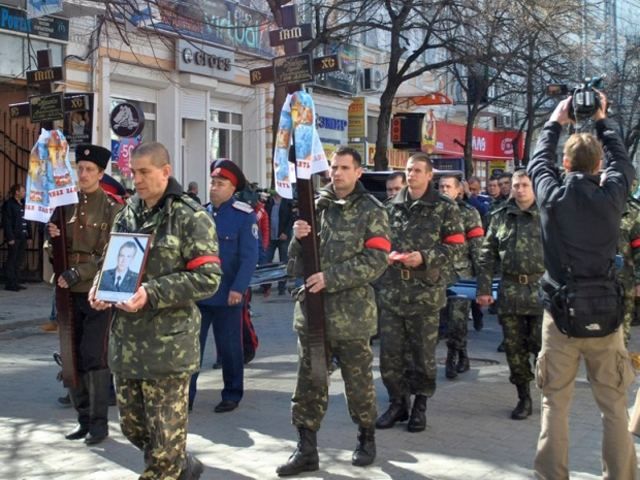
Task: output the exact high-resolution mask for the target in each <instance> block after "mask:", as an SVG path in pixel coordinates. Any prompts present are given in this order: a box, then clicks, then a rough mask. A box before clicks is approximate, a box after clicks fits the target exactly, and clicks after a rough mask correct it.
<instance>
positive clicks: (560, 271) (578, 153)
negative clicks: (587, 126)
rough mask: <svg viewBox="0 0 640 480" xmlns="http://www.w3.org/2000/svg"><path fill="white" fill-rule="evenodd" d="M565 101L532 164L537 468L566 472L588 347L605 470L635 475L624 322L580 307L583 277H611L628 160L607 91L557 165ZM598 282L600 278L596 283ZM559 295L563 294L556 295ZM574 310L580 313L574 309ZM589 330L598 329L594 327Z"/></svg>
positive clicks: (552, 477) (556, 475)
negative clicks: (577, 385) (536, 244)
mask: <svg viewBox="0 0 640 480" xmlns="http://www.w3.org/2000/svg"><path fill="white" fill-rule="evenodd" d="M571 101H572V98H571V97H569V98H567V99H566V100H563V101H562V102H560V104H559V105H558V106H557V107H556V109H555V111H554V112H553V113H552V115H551V118H550V119H549V121H548V122H547V123H546V124H545V126H544V128H543V130H542V132H541V134H540V138H539V140H538V146H537V148H536V152H535V154H534V156H533V158H532V159H531V161H530V162H529V165H528V171H529V174H530V176H531V179H532V181H533V185H534V190H535V195H536V199H537V202H538V206H539V208H540V217H541V223H542V238H543V250H544V263H545V269H546V272H545V275H544V277H543V278H542V282H541V283H542V288H543V301H544V307H545V311H544V317H543V322H542V349H541V351H540V354H539V356H538V362H537V366H536V380H537V384H538V387H539V388H541V389H542V413H541V430H540V437H539V439H538V448H537V452H536V458H535V463H534V469H535V476H536V478H538V479H546V480H557V479H568V478H569V471H568V451H569V411H570V406H571V398H572V394H573V388H574V381H575V377H576V375H577V373H578V367H579V364H580V359H581V357H584V359H585V364H586V369H587V378H588V380H589V383H590V384H591V389H592V391H593V396H594V397H595V400H596V402H597V404H598V406H599V408H600V411H601V412H602V417H603V418H602V424H603V441H602V456H603V459H602V460H603V470H604V474H603V478H606V479H616V480H627V479H634V478H636V474H637V472H636V454H635V449H634V445H633V441H632V439H631V436H630V434H629V432H628V431H627V420H628V416H627V388H628V387H629V385H630V384H631V382H632V381H633V379H634V375H633V371H632V367H631V363H630V360H629V355H628V352H627V350H626V349H625V346H624V343H623V333H622V329H621V328H615V327H616V325H619V324H618V323H617V322H616V321H615V320H614V321H611V323H610V324H604V322H603V323H602V324H601V323H600V321H599V320H598V315H592V314H593V311H589V309H585V310H580V309H579V308H578V305H580V306H583V303H585V304H588V302H589V299H588V298H587V299H586V300H584V289H585V288H587V287H585V286H588V287H589V288H592V289H593V288H609V287H608V286H609V285H610V283H611V282H615V280H613V281H611V278H612V277H611V276H612V274H613V273H612V272H613V270H612V265H613V264H614V257H615V255H616V244H617V241H618V229H619V227H620V219H621V216H622V213H623V211H624V208H625V201H626V199H627V196H628V194H629V189H630V188H631V183H632V181H633V178H634V169H633V166H632V165H631V162H630V161H629V158H628V156H627V152H626V150H625V147H624V144H623V142H622V139H621V138H620V136H619V135H618V133H617V130H616V125H615V124H614V123H613V122H611V121H610V120H607V119H606V114H605V112H606V111H607V99H606V97H605V96H604V95H603V94H602V93H600V103H601V104H600V107H599V108H598V109H597V111H596V112H595V113H594V114H593V117H592V118H593V120H594V122H595V130H596V134H597V137H596V136H594V135H592V134H589V133H580V134H574V135H571V137H570V138H569V139H568V140H567V142H566V144H565V146H564V151H563V159H562V165H563V167H564V168H565V170H566V177H565V178H564V180H563V179H562V178H561V177H560V173H559V171H558V169H557V168H556V166H555V158H556V147H557V144H558V137H559V136H560V133H561V131H562V128H563V126H564V125H567V124H569V123H572V120H571V119H570V116H569V111H570V108H571ZM603 157H604V159H606V165H605V168H606V174H607V178H606V180H605V181H604V182H603V183H602V185H600V183H599V178H600V177H599V175H598V171H599V169H600V165H601V162H602V159H603ZM594 283H596V284H598V283H601V285H596V287H594ZM613 284H614V285H615V283H613ZM572 289H574V290H572ZM567 291H573V292H578V294H579V293H580V292H581V291H582V292H583V296H582V299H581V300H582V301H583V303H581V304H578V303H577V301H576V300H575V298H576V297H578V296H580V295H576V296H574V297H573V299H572V298H571V297H570V296H568V295H566V294H565V292H567ZM608 291H613V292H614V294H613V295H610V296H609V297H607V299H609V300H611V301H612V303H613V304H614V305H616V304H619V303H620V295H619V294H617V293H618V291H617V289H616V288H613V289H612V288H609V290H608ZM560 294H563V295H565V296H564V297H562V296H561V295H560ZM552 298H553V300H554V301H553V303H552ZM559 298H560V299H565V300H566V301H564V303H562V302H560V303H558V302H557V300H558V299H559ZM558 305H560V306H561V307H560V308H559V307H558ZM567 306H568V307H567ZM573 306H576V308H571V307H573ZM578 310H579V311H580V312H582V313H581V314H580V315H574V313H575V312H576V311H578ZM609 310H610V312H609V315H608V316H607V318H609V319H610V318H612V319H617V318H618V317H619V315H618V313H619V310H618V309H617V308H616V307H612V308H610V309H609ZM552 311H553V312H554V314H553V315H552V313H551V312H552ZM611 311H612V312H613V313H611ZM617 312H618V313H617ZM600 313H601V312H598V314H600ZM585 318H588V320H587V321H585ZM567 319H569V320H567ZM571 322H574V323H571ZM576 324H577V325H579V326H578V327H577V328H583V330H582V332H583V333H584V334H583V335H578V334H576V333H575V332H576V330H575V328H576V327H575V325H576ZM567 325H568V326H569V327H568V328H566V327H567ZM589 330H591V331H589ZM593 330H595V331H597V332H600V333H602V336H593ZM563 331H564V332H565V333H562V332H563ZM605 333H608V334H605ZM596 334H597V335H599V333H596Z"/></svg>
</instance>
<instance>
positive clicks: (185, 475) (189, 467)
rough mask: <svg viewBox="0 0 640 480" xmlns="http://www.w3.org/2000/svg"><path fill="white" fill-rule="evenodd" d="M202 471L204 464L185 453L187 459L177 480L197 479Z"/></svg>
mask: <svg viewBox="0 0 640 480" xmlns="http://www.w3.org/2000/svg"><path fill="white" fill-rule="evenodd" d="M203 471H204V465H203V464H202V462H201V461H200V460H198V459H197V458H196V457H194V456H193V455H191V454H190V453H187V460H186V462H185V466H184V468H183V469H182V472H180V476H179V477H178V480H198V479H199V478H200V475H202V472H203Z"/></svg>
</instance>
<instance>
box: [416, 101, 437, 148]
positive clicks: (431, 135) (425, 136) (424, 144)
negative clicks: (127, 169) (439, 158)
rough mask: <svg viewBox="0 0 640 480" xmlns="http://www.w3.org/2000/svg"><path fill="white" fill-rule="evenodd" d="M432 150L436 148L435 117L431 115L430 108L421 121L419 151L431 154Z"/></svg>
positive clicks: (431, 110)
mask: <svg viewBox="0 0 640 480" xmlns="http://www.w3.org/2000/svg"><path fill="white" fill-rule="evenodd" d="M434 148H436V116H435V115H434V114H433V109H431V108H430V109H429V111H428V112H427V113H426V114H425V116H424V118H423V119H422V135H421V136H420V150H422V151H423V152H425V153H433V149H434Z"/></svg>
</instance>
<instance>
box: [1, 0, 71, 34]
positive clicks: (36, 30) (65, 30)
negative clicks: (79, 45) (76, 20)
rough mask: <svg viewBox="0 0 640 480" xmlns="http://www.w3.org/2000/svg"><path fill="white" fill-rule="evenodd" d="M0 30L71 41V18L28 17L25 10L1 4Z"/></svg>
mask: <svg viewBox="0 0 640 480" xmlns="http://www.w3.org/2000/svg"><path fill="white" fill-rule="evenodd" d="M0 30H9V31H12V32H19V33H25V34H26V33H28V34H29V35H37V36H38V37H43V38H51V39H55V40H62V41H65V42H68V41H69V20H64V19H62V18H56V17H38V18H32V19H27V15H26V13H25V12H24V10H18V9H16V8H10V7H5V6H4V5H0Z"/></svg>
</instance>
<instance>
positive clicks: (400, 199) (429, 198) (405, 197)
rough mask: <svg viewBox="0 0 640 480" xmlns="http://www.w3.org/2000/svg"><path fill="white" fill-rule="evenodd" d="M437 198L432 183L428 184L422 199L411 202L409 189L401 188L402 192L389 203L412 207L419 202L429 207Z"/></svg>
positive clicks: (437, 194) (438, 196)
mask: <svg viewBox="0 0 640 480" xmlns="http://www.w3.org/2000/svg"><path fill="white" fill-rule="evenodd" d="M439 198H440V194H439V193H438V192H437V191H436V187H435V185H434V184H433V182H430V183H429V186H428V187H427V191H426V192H424V195H422V197H420V198H418V199H417V200H411V198H410V197H409V187H403V188H402V190H400V191H399V192H398V194H397V195H396V196H395V197H393V198H392V199H391V200H390V201H389V203H392V204H394V205H403V204H411V205H413V204H415V203H417V202H420V203H423V204H425V205H430V204H432V203H435V202H436V201H437V200H438V199H439Z"/></svg>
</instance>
